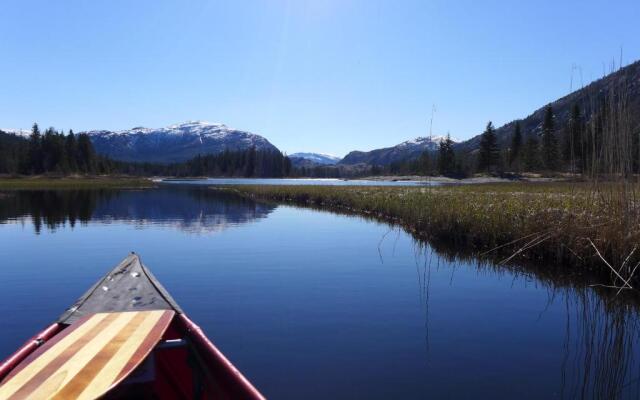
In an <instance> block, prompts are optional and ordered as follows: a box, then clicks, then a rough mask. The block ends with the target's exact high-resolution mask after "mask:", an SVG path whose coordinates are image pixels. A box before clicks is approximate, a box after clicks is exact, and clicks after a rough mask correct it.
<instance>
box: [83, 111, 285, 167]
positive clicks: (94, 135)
mask: <svg viewBox="0 0 640 400" xmlns="http://www.w3.org/2000/svg"><path fill="white" fill-rule="evenodd" d="M80 133H85V134H87V135H89V137H90V138H91V142H92V143H93V146H94V147H95V149H96V152H98V153H99V154H102V155H105V156H108V157H110V158H113V159H115V160H120V161H138V162H159V163H171V162H182V161H186V160H188V159H190V158H193V157H196V156H197V155H199V154H202V155H204V154H217V153H220V152H223V151H225V150H229V151H239V150H247V149H249V148H251V147H254V148H256V150H263V151H265V150H266V151H280V150H278V148H277V147H276V146H274V145H273V144H271V142H269V141H268V140H267V139H266V138H264V137H263V136H260V135H257V134H255V133H251V132H247V131H242V130H238V129H233V128H229V127H228V126H226V125H224V124H220V123H210V122H206V121H187V122H183V123H180V124H173V125H169V126H167V127H164V128H145V127H135V128H132V129H127V130H120V131H109V130H91V131H84V132H80Z"/></svg>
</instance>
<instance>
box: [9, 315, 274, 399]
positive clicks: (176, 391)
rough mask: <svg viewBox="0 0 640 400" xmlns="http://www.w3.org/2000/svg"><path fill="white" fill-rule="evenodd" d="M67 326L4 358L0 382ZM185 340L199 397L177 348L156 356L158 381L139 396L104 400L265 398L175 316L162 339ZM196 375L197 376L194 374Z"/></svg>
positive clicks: (184, 353) (184, 354)
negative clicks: (196, 361) (198, 366)
mask: <svg viewBox="0 0 640 400" xmlns="http://www.w3.org/2000/svg"><path fill="white" fill-rule="evenodd" d="M66 327H67V325H64V324H59V323H55V324H53V325H51V326H49V327H48V328H46V329H45V330H43V331H42V332H40V333H39V334H37V335H36V336H34V337H33V338H32V339H30V340H29V341H28V342H26V343H25V344H24V345H23V346H22V347H21V348H20V349H18V350H17V351H16V352H15V353H14V354H12V355H11V356H10V357H9V358H7V359H6V360H5V361H4V362H3V363H2V365H0V382H1V381H2V379H3V378H4V377H6V376H7V375H8V374H9V373H10V372H11V371H12V370H13V369H14V368H16V367H17V366H18V365H19V364H20V363H21V362H22V361H23V360H24V359H26V358H27V357H28V356H29V355H30V354H32V353H33V352H34V351H35V350H37V349H38V348H39V347H40V346H41V345H42V344H43V343H44V342H46V341H48V340H50V339H52V338H54V337H55V336H56V335H57V334H59V333H60V332H62V331H63V330H64V329H65V328H66ZM180 338H184V339H186V340H187V343H190V346H191V348H192V350H194V351H195V353H197V354H198V357H199V358H200V360H201V362H202V363H203V366H204V369H205V370H206V371H204V370H201V371H200V372H201V373H200V374H199V376H200V379H203V381H202V382H201V390H200V391H201V394H200V396H195V395H194V386H193V382H194V378H195V375H194V370H193V369H192V368H193V365H190V364H189V363H188V362H186V363H185V361H186V360H188V359H189V356H188V354H189V350H188V348H187V347H179V348H175V349H169V350H160V351H159V352H155V363H156V366H157V378H158V379H156V380H155V381H154V382H152V383H149V384H148V385H146V386H145V385H143V387H142V389H141V388H140V387H139V388H138V392H134V394H133V395H132V394H131V393H132V392H131V385H124V386H123V387H116V388H114V390H112V391H111V392H110V393H109V394H107V395H106V396H105V398H106V399H118V400H119V399H125V398H146V397H144V396H142V393H147V392H153V393H155V394H156V397H155V398H158V399H161V400H165V399H167V400H169V399H171V400H173V399H185V398H187V399H188V398H194V397H203V398H216V399H234V400H235V399H247V400H264V399H265V397H264V396H263V395H262V394H261V393H260V392H259V391H258V390H257V389H256V388H255V387H254V386H253V385H252V384H251V383H250V382H249V380H247V378H245V377H244V375H242V373H241V372H240V371H239V370H238V369H237V368H236V367H235V366H234V365H233V364H232V363H231V361H229V360H228V359H227V358H226V357H225V356H224V354H222V352H221V351H220V350H219V349H218V348H217V347H216V346H215V345H214V344H213V343H212V342H211V341H210V340H209V338H207V336H206V335H205V334H204V332H203V331H202V329H201V328H200V327H199V326H198V325H196V324H195V323H194V322H193V321H191V320H190V319H189V318H188V317H187V316H186V315H184V314H178V315H176V316H175V317H174V318H173V321H172V322H171V325H170V326H169V329H168V330H167V332H166V333H165V335H164V336H163V339H164V340H167V339H180ZM196 375H198V374H196ZM139 386H140V385H139Z"/></svg>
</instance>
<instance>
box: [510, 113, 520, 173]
mask: <svg viewBox="0 0 640 400" xmlns="http://www.w3.org/2000/svg"><path fill="white" fill-rule="evenodd" d="M521 147H522V129H521V128H520V121H516V124H515V127H514V128H513V135H512V136H511V152H510V153H509V165H510V166H513V165H514V164H515V163H516V162H517V161H519V160H520V151H521Z"/></svg>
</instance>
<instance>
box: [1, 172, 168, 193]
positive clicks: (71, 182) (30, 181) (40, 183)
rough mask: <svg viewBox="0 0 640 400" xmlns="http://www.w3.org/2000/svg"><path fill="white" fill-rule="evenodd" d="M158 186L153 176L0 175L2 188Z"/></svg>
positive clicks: (137, 187) (48, 188)
mask: <svg viewBox="0 0 640 400" xmlns="http://www.w3.org/2000/svg"><path fill="white" fill-rule="evenodd" d="M155 186H157V183H156V182H155V181H153V180H152V179H151V178H140V177H131V176H106V175H96V176H65V177H61V176H58V177H54V176H42V175H40V176H19V177H16V176H12V177H6V176H5V177H0V190H55V189H144V188H152V187H155Z"/></svg>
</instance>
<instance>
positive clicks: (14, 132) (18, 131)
mask: <svg viewBox="0 0 640 400" xmlns="http://www.w3.org/2000/svg"><path fill="white" fill-rule="evenodd" d="M0 132H4V133H8V134H10V135H16V136H20V137H23V138H28V137H29V136H30V135H31V131H30V130H28V129H5V128H0Z"/></svg>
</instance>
